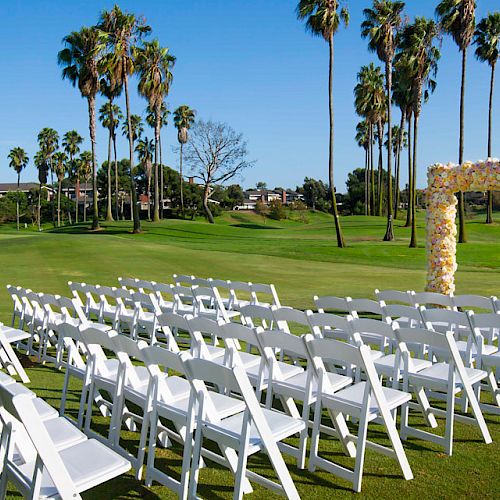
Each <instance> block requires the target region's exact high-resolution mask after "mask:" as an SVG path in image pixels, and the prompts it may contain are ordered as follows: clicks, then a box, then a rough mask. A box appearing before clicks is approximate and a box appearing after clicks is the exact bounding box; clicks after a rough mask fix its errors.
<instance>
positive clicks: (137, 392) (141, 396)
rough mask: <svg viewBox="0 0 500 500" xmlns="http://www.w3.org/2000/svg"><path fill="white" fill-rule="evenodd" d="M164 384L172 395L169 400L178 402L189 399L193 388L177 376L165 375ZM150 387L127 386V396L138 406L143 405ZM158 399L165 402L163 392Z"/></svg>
mask: <svg viewBox="0 0 500 500" xmlns="http://www.w3.org/2000/svg"><path fill="white" fill-rule="evenodd" d="M163 384H164V385H165V386H166V388H167V390H168V391H169V392H170V394H171V396H170V399H169V400H172V401H177V400H178V399H183V398H187V397H189V393H190V391H191V386H190V385H189V382H188V381H187V380H186V379H184V378H182V377H178V376H176V375H174V376H171V377H169V376H168V375H165V376H164V377H163ZM163 384H162V385H163ZM148 386H149V384H148V383H146V384H143V385H141V386H140V387H134V388H131V387H129V386H126V387H125V392H126V395H127V399H131V400H132V401H133V402H135V403H136V404H138V405H141V404H142V403H143V402H144V401H145V399H146V395H147V392H148ZM160 387H161V386H160ZM158 399H159V400H163V398H162V395H161V392H160V393H159V394H158Z"/></svg>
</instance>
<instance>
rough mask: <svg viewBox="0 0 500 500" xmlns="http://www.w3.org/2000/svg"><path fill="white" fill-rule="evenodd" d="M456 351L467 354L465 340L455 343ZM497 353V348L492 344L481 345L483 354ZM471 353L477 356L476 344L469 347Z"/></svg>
mask: <svg viewBox="0 0 500 500" xmlns="http://www.w3.org/2000/svg"><path fill="white" fill-rule="evenodd" d="M456 344H457V347H458V350H459V351H460V353H461V354H462V353H465V352H467V342H466V341H465V340H458V341H457V342H456ZM497 351H498V347H497V346H495V345H492V344H484V345H483V354H493V353H495V352H497ZM471 353H472V355H473V356H477V347H476V344H474V343H472V345H471Z"/></svg>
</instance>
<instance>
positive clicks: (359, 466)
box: [352, 407, 368, 493]
mask: <svg viewBox="0 0 500 500" xmlns="http://www.w3.org/2000/svg"><path fill="white" fill-rule="evenodd" d="M367 413H368V407H366V408H365V409H364V410H363V412H362V414H361V416H360V420H359V431H358V441H357V444H356V460H355V464H354V480H353V485H352V486H353V489H354V491H355V492H357V493H359V492H360V491H361V481H362V480H363V467H364V463H365V451H366V435H367V432H368V419H367Z"/></svg>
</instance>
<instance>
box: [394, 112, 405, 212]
mask: <svg viewBox="0 0 500 500" xmlns="http://www.w3.org/2000/svg"><path fill="white" fill-rule="evenodd" d="M404 132H405V113H404V112H403V111H401V122H400V124H399V137H398V149H397V159H396V181H395V186H394V218H395V219H397V218H398V212H399V201H400V197H401V192H400V189H399V183H400V173H401V152H402V150H403V144H402V139H403V136H404Z"/></svg>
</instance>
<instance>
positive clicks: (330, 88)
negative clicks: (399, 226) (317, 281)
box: [328, 36, 345, 248]
mask: <svg viewBox="0 0 500 500" xmlns="http://www.w3.org/2000/svg"><path fill="white" fill-rule="evenodd" d="M328 46H329V49H330V50H329V52H330V61H329V74H328V111H329V117H330V148H329V154H328V177H329V181H330V196H331V199H332V209H333V217H334V218H335V232H336V233H337V246H338V247H339V248H344V247H345V241H344V235H343V234H342V227H341V226H340V219H339V213H338V209H337V199H336V197H335V183H334V178H333V144H334V114H333V62H334V50H333V36H332V37H330V38H329V40H328Z"/></svg>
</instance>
